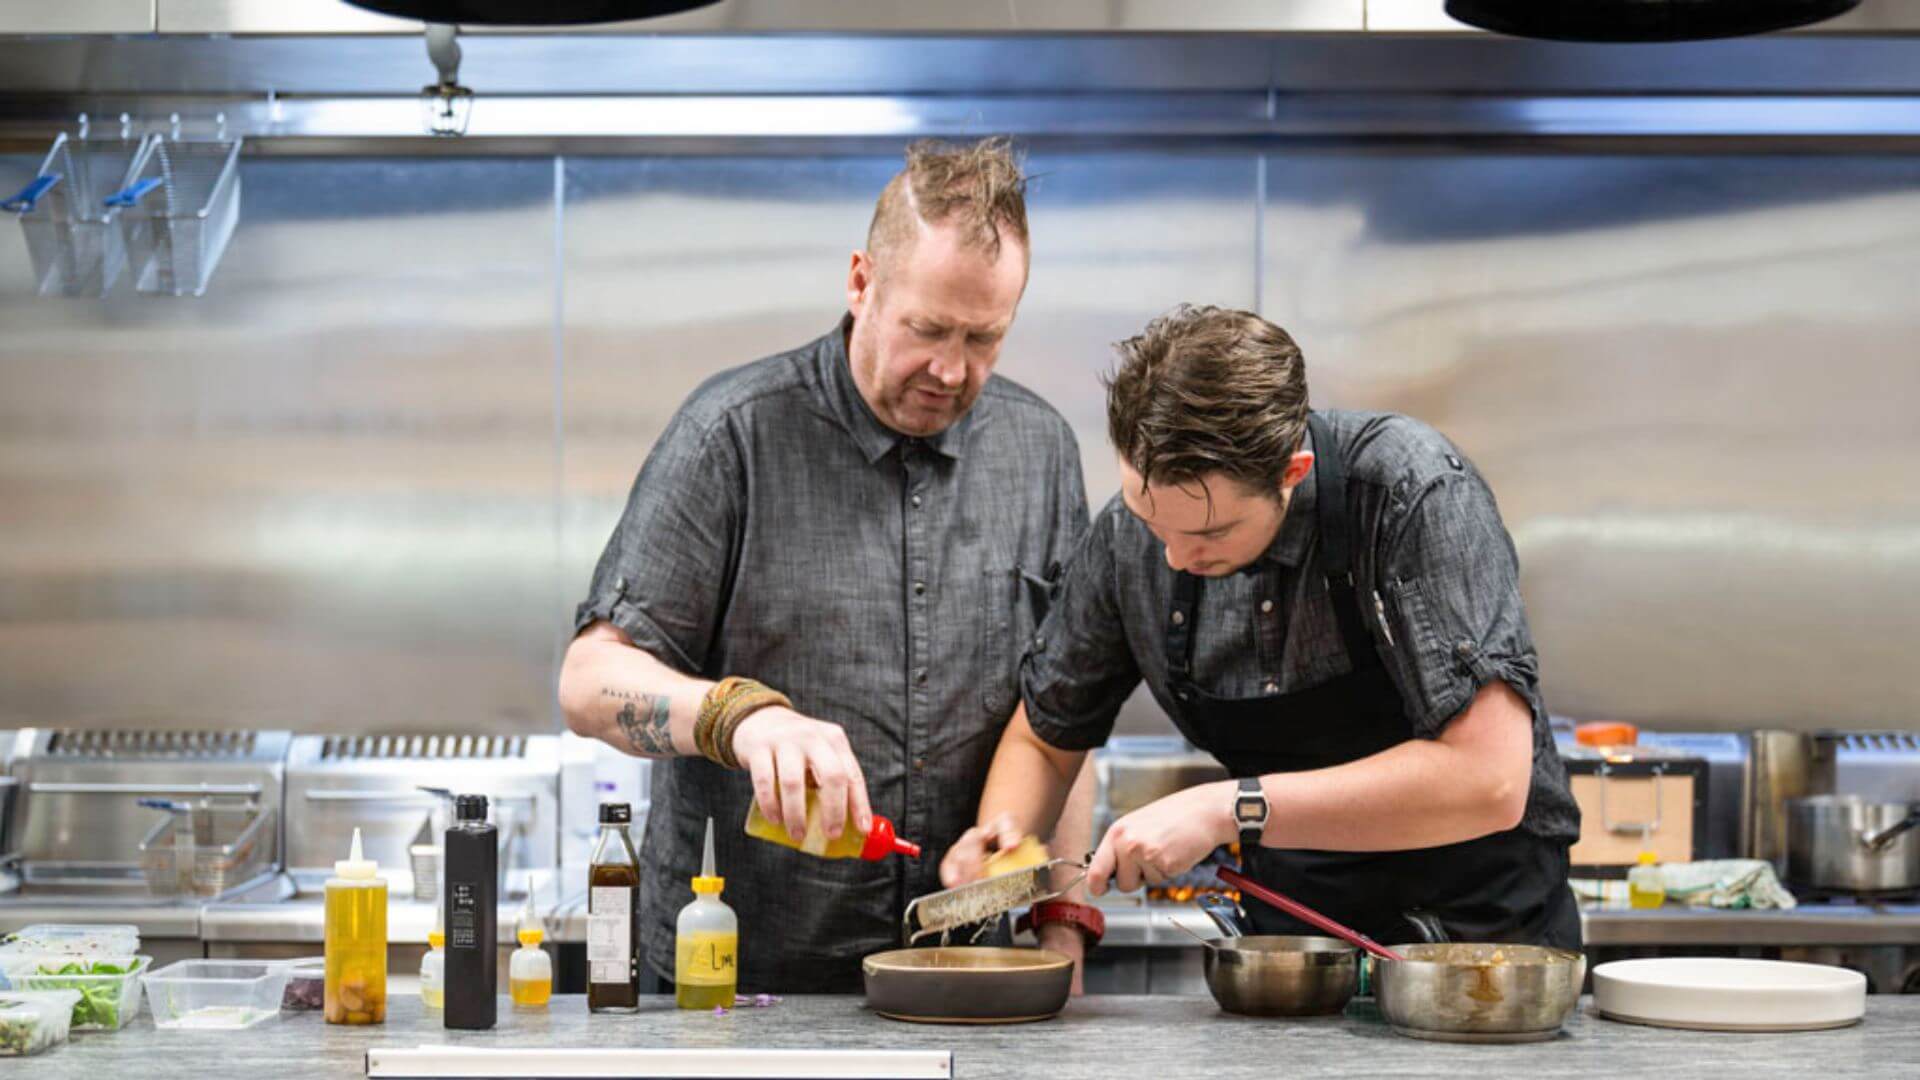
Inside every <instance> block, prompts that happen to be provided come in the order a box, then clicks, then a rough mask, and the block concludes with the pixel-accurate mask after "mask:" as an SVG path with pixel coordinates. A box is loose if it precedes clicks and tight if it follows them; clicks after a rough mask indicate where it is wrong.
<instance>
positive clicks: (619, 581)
mask: <svg viewBox="0 0 1920 1080" xmlns="http://www.w3.org/2000/svg"><path fill="white" fill-rule="evenodd" d="M613 591H614V592H617V593H625V592H626V591H627V579H626V578H614V579H613Z"/></svg>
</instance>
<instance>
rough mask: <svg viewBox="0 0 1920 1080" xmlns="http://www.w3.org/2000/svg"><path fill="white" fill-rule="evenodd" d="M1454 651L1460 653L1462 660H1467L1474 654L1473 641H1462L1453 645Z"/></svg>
mask: <svg viewBox="0 0 1920 1080" xmlns="http://www.w3.org/2000/svg"><path fill="white" fill-rule="evenodd" d="M1453 651H1454V652H1456V653H1458V654H1460V658H1461V659H1462V660H1465V659H1467V658H1468V657H1470V656H1472V655H1473V642H1471V641H1462V642H1461V643H1460V644H1458V645H1455V646H1454V647H1453Z"/></svg>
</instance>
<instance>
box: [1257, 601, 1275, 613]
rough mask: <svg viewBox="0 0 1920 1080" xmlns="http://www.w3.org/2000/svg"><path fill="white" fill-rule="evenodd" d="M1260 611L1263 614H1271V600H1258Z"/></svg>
mask: <svg viewBox="0 0 1920 1080" xmlns="http://www.w3.org/2000/svg"><path fill="white" fill-rule="evenodd" d="M1260 612H1261V614H1264V615H1271V614H1273V601H1271V600H1262V601H1260Z"/></svg>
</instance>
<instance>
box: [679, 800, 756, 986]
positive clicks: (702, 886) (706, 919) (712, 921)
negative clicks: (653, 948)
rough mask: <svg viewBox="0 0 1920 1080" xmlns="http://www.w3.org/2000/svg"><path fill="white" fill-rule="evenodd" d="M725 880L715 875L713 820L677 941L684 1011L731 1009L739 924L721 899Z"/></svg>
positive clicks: (737, 976) (709, 821) (736, 981)
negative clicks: (691, 897)
mask: <svg viewBox="0 0 1920 1080" xmlns="http://www.w3.org/2000/svg"><path fill="white" fill-rule="evenodd" d="M726 886H727V882H726V879H725V878H722V877H719V876H718V875H716V874H715V873H714V865H713V819H712V818H708V819H707V850H706V856H705V858H704V859H702V861H701V866H700V876H699V877H696V878H694V879H693V903H691V904H688V905H687V906H686V907H683V908H681V909H680V918H679V921H678V922H677V923H676V924H675V927H674V939H673V946H674V947H673V999H674V1004H676V1005H678V1006H680V1007H681V1008H683V1009H712V1008H717V1007H731V1006H732V1005H733V996H734V991H735V988H736V987H737V986H738V985H739V981H740V922H739V920H738V919H737V918H736V917H735V916H734V914H733V909H732V908H730V907H728V906H727V905H726V904H725V903H724V902H722V901H721V899H720V891H721V890H722V889H724V888H726Z"/></svg>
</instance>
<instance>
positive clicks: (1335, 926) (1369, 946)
mask: <svg viewBox="0 0 1920 1080" xmlns="http://www.w3.org/2000/svg"><path fill="white" fill-rule="evenodd" d="M1214 872H1215V873H1216V874H1217V875H1218V876H1219V878H1220V880H1221V881H1224V882H1226V883H1227V884H1229V885H1231V886H1233V887H1234V888H1236V889H1239V890H1240V891H1241V893H1243V894H1245V895H1247V896H1251V897H1253V898H1254V899H1255V900H1258V901H1260V902H1261V903H1264V904H1271V905H1273V906H1274V907H1277V908H1279V909H1280V910H1281V911H1284V912H1286V913H1287V914H1289V915H1291V916H1293V917H1294V918H1296V919H1299V920H1300V921H1301V922H1303V923H1307V924H1308V925H1310V926H1317V927H1319V928H1320V929H1322V930H1325V931H1326V932H1327V933H1329V934H1332V935H1333V936H1334V937H1337V938H1339V939H1340V940H1341V941H1344V942H1346V943H1347V944H1349V945H1352V946H1355V947H1357V948H1361V949H1365V950H1366V951H1367V952H1369V953H1371V954H1373V955H1374V956H1377V957H1379V958H1380V959H1382V960H1405V959H1406V957H1404V956H1401V955H1400V954H1399V953H1397V952H1394V951H1393V950H1392V949H1389V948H1387V947H1386V946H1385V945H1382V944H1380V943H1379V942H1377V941H1375V940H1373V939H1372V938H1370V937H1368V936H1367V935H1365V934H1363V933H1361V932H1360V931H1358V930H1353V929H1349V928H1348V927H1345V926H1342V925H1341V924H1339V923H1337V922H1334V921H1333V920H1332V919H1329V918H1327V917H1326V916H1325V915H1322V914H1320V913H1319V912H1317V911H1315V910H1313V909H1312V908H1310V907H1308V906H1306V905H1305V904H1302V903H1300V902H1299V901H1298V900H1292V899H1289V898H1287V897H1285V896H1282V895H1280V894H1279V893H1277V892H1274V891H1273V890H1272V889H1269V888H1267V887H1266V886H1265V885H1262V884H1260V883H1259V882H1257V881H1255V880H1253V879H1252V878H1250V877H1248V876H1247V875H1245V874H1243V873H1241V872H1240V871H1238V870H1231V869H1228V868H1227V867H1224V866H1222V867H1219V868H1217V869H1216V870H1215V871H1214Z"/></svg>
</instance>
